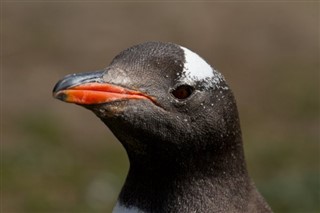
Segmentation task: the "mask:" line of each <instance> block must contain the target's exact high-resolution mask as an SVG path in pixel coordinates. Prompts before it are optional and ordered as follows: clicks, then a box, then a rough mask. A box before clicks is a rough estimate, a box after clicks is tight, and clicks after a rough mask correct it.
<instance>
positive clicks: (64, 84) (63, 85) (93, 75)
mask: <svg viewBox="0 0 320 213" xmlns="http://www.w3.org/2000/svg"><path fill="white" fill-rule="evenodd" d="M104 73H105V70H98V71H94V72H83V73H75V74H70V75H67V76H65V77H64V78H63V79H61V80H60V81H58V83H57V84H56V85H55V86H54V88H53V91H52V92H53V94H56V93H57V92H59V91H61V90H65V89H68V88H71V87H75V86H77V85H81V84H84V83H101V82H102V81H103V74H104Z"/></svg>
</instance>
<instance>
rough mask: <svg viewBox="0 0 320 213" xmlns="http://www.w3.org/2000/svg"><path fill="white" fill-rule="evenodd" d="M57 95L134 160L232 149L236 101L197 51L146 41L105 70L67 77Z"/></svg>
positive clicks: (236, 131)
mask: <svg viewBox="0 0 320 213" xmlns="http://www.w3.org/2000/svg"><path fill="white" fill-rule="evenodd" d="M53 95H54V97H55V98H58V99H60V100H62V101H65V102H70V103H75V104H78V105H81V106H84V107H86V108H87V109H89V110H91V111H93V112H94V113H95V114H96V115H97V116H98V117H99V118H100V119H101V120H102V121H103V122H104V123H105V124H106V125H107V126H108V127H109V128H110V129H111V131H112V132H113V133H114V135H115V136H116V137H117V138H118V139H119V140H120V142H121V143H122V144H123V146H124V147H125V148H126V150H127V152H128V154H129V157H130V154H133V155H142V156H143V155H148V153H152V155H153V156H163V155H166V156H168V155H174V156H177V155H180V154H181V153H182V150H183V151H184V154H185V153H186V152H187V153H189V154H191V153H197V152H195V151H196V150H199V152H201V151H203V150H208V149H209V150H210V149H220V150H224V149H226V147H233V146H234V145H236V144H234V143H229V142H228V141H234V139H235V138H236V137H237V136H238V135H239V134H240V128H239V119H238V114H237V108H236V103H235V100H234V97H233V95H232V92H231V90H230V88H229V86H228V85H227V83H226V81H225V79H224V77H223V76H222V74H221V73H219V72H218V71H217V70H215V69H214V68H213V67H212V66H210V65H209V64H208V63H207V62H206V61H205V60H204V59H203V58H201V57H200V56H199V55H198V54H196V53H194V52H193V51H191V50H189V49H187V48H185V47H182V46H179V45H177V44H173V43H163V42H146V43H142V44H139V45H136V46H133V47H130V48H128V49H126V50H124V51H122V52H121V53H120V54H118V55H117V56H116V57H115V58H114V59H113V61H112V62H111V64H110V65H109V66H108V67H106V68H105V69H103V70H101V71H95V72H86V73H78V74H72V75H68V76H66V77H65V78H63V79H62V80H60V81H59V82H58V83H57V84H56V86H55V88H54V90H53Z"/></svg>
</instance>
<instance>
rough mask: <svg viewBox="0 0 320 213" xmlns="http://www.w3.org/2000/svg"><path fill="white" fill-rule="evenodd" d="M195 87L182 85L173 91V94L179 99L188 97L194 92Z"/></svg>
mask: <svg viewBox="0 0 320 213" xmlns="http://www.w3.org/2000/svg"><path fill="white" fill-rule="evenodd" d="M193 91H194V88H193V87H192V86H189V85H180V86H178V87H177V88H175V89H174V90H172V91H171V93H172V95H173V96H174V97H176V98H177V99H181V100H183V99H186V98H188V97H190V95H191V94H192V93H193Z"/></svg>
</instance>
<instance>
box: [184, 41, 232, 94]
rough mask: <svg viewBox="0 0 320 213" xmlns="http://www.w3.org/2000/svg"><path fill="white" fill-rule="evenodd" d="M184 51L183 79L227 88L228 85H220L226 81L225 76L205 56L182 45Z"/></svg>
mask: <svg viewBox="0 0 320 213" xmlns="http://www.w3.org/2000/svg"><path fill="white" fill-rule="evenodd" d="M180 47H181V49H182V50H183V51H184V57H185V63H184V68H183V71H182V75H181V76H182V77H183V79H182V80H183V81H185V82H186V83H188V84H191V85H195V84H197V83H201V86H202V87H204V88H218V89H219V88H221V89H225V90H227V89H228V87H227V86H220V83H221V82H223V81H225V80H224V77H223V76H222V75H221V73H219V72H218V71H216V70H215V69H214V68H213V67H211V66H210V65H209V64H208V63H207V62H206V61H205V60H204V59H203V58H201V57H200V56H199V55H198V54H196V53H194V52H192V51H191V50H189V49H187V48H185V47H182V46H180Z"/></svg>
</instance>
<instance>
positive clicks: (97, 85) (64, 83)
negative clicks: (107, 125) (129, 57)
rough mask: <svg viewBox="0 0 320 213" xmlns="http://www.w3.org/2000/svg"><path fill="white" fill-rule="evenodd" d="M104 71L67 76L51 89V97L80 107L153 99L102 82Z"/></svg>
mask: <svg viewBox="0 0 320 213" xmlns="http://www.w3.org/2000/svg"><path fill="white" fill-rule="evenodd" d="M103 74H104V71H97V72H91V73H79V74H72V75H68V76H66V77H65V78H63V79H62V80H60V81H59V82H58V83H57V84H56V85H55V87H54V89H53V96H54V97H55V98H57V99H60V100H62V101H65V102H69V103H75V104H80V105H91V104H103V103H109V102H113V101H119V100H128V99H144V100H150V101H152V102H153V103H155V99H154V98H153V97H151V96H148V95H146V94H144V93H142V92H139V91H135V90H131V89H127V88H124V87H121V86H117V85H113V84H109V83H105V82H103V80H102V79H103Z"/></svg>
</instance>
